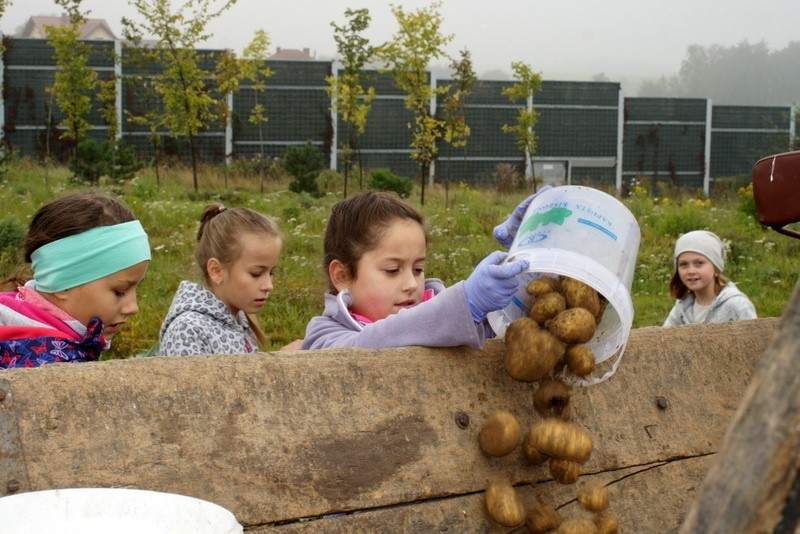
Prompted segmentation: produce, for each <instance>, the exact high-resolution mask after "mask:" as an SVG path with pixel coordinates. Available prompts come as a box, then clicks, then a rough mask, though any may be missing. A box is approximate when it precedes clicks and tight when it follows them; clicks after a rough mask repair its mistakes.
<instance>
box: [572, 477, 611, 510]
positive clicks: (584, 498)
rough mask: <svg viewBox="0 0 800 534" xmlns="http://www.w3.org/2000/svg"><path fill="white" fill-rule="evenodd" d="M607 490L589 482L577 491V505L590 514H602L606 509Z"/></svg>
mask: <svg viewBox="0 0 800 534" xmlns="http://www.w3.org/2000/svg"><path fill="white" fill-rule="evenodd" d="M608 501H609V496H608V489H607V488H606V487H605V486H601V485H600V484H598V483H596V482H589V483H588V484H586V485H585V486H583V487H582V488H581V489H580V490H579V491H578V503H579V504H580V505H581V506H583V507H584V508H585V509H586V510H589V511H590V512H602V511H603V510H605V509H606V508H608Z"/></svg>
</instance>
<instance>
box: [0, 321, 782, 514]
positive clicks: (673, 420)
mask: <svg viewBox="0 0 800 534" xmlns="http://www.w3.org/2000/svg"><path fill="white" fill-rule="evenodd" d="M776 324H777V319H759V320H755V321H746V322H740V323H728V324H725V325H711V326H709V325H692V326H685V327H678V328H672V329H662V328H645V329H639V330H635V331H634V332H633V333H632V335H631V339H630V342H629V346H628V350H627V352H626V355H625V357H624V360H623V363H622V365H621V367H620V370H619V371H618V373H617V375H615V376H614V377H612V378H611V379H609V380H607V381H606V382H603V383H601V384H598V385H596V386H592V387H591V388H587V389H579V390H577V391H576V392H575V395H574V406H575V421H576V422H577V423H578V424H580V425H582V426H584V427H585V428H586V429H587V430H588V431H589V432H590V434H591V435H592V436H593V438H594V440H595V452H594V453H593V455H592V457H591V458H590V460H589V461H588V462H587V463H586V464H585V465H584V470H585V471H586V472H587V473H601V472H604V471H616V470H619V469H623V468H627V467H631V466H640V465H650V464H653V463H657V462H663V461H667V460H674V459H680V458H693V457H697V456H704V455H707V454H710V453H713V452H715V451H716V447H717V445H718V443H719V441H720V440H721V437H722V434H723V432H724V429H725V428H726V427H727V424H728V422H729V420H730V417H731V416H732V414H733V412H734V411H735V409H736V407H737V405H738V403H739V400H740V398H741V395H742V393H743V391H744V388H745V386H746V384H747V383H748V382H749V380H750V377H751V376H752V373H753V371H754V368H755V364H756V362H757V360H758V359H759V355H760V354H761V353H762V352H763V350H764V349H765V347H766V345H767V343H768V336H769V334H770V333H771V332H772V330H774V328H775V325H776ZM503 348H504V346H503V343H502V342H500V341H491V342H489V343H487V346H486V348H485V349H484V350H483V351H473V350H469V349H464V348H457V349H425V348H419V347H409V348H405V349H392V350H384V351H369V350H356V349H347V350H324V351H313V352H296V353H289V354H281V353H270V354H258V355H250V356H245V355H240V356H198V357H183V358H147V359H136V360H125V361H111V362H98V363H93V364H81V365H69V364H56V365H49V366H44V367H41V368H37V369H22V370H12V371H7V372H5V373H3V374H0V388H5V389H6V390H7V391H10V392H11V394H10V395H8V396H7V397H6V399H5V400H4V401H2V402H4V403H5V405H4V410H2V411H0V417H4V418H6V419H8V420H10V422H9V424H11V425H13V426H14V427H15V428H17V429H18V435H19V439H20V443H21V445H22V452H23V454H22V455H21V456H20V458H19V459H18V461H19V462H24V463H23V464H22V465H21V466H20V465H17V468H19V469H21V470H22V471H23V472H24V476H22V477H19V478H22V479H23V481H22V484H21V486H20V488H19V491H33V490H40V489H51V488H66V487H86V486H99V487H133V488H141V489H150V490H156V491H166V492H173V493H181V494H185V495H191V496H195V497H199V498H202V499H206V500H209V501H212V502H215V503H217V504H220V505H221V506H224V507H226V508H228V509H229V510H231V511H232V512H233V513H234V514H235V515H236V517H237V519H238V520H239V521H240V522H241V523H242V524H243V525H245V526H248V527H253V526H258V525H266V524H272V523H276V522H286V521H292V520H296V519H299V518H306V517H317V516H321V515H325V514H332V513H339V512H349V511H355V510H372V509H380V508H385V507H391V506H398V505H402V504H409V503H418V502H427V501H435V500H437V499H442V498H450V497H453V496H469V495H471V494H478V493H480V492H482V491H483V489H484V488H485V486H486V483H487V480H489V479H490V478H492V477H495V476H497V475H498V474H502V475H505V476H507V477H508V478H509V479H510V480H512V481H513V482H514V483H516V484H538V483H541V482H545V481H547V480H549V478H550V477H549V475H548V474H547V472H546V469H544V468H542V467H540V466H530V465H528V464H526V463H525V462H523V461H522V459H521V457H520V454H519V453H518V451H516V452H514V453H512V454H511V455H509V456H507V457H503V458H488V457H486V456H485V455H483V454H482V453H481V452H480V450H479V448H478V445H477V435H478V432H479V429H480V425H481V423H482V421H483V420H484V419H485V417H486V416H488V415H489V414H491V413H492V412H494V411H496V410H500V409H506V410H509V411H511V412H512V413H514V414H515V415H517V416H518V418H519V419H520V422H521V424H522V426H523V428H524V429H527V427H528V426H529V425H530V424H531V423H532V422H533V421H534V420H535V419H536V418H538V416H537V415H535V413H534V412H533V410H532V400H531V397H532V389H533V388H532V386H531V385H530V384H526V383H521V382H517V381H515V380H513V379H511V378H510V377H509V376H508V374H507V373H506V372H505V369H504V367H503V365H502V355H503ZM720 362H724V366H722V367H720V365H721V363H720ZM657 397H664V398H665V399H666V403H667V404H666V406H667V407H666V409H663V410H662V409H659V408H658V405H657V402H656V399H657ZM0 426H2V425H1V424H0ZM0 469H5V468H2V467H0ZM7 478H8V472H6V471H5V470H2V471H0V495H3V494H7V493H10V492H9V491H7V489H6V483H5V482H6V480H7ZM662 489H663V488H662ZM659 491H660V490H659ZM681 514H682V511H681ZM681 517H682V515H681Z"/></svg>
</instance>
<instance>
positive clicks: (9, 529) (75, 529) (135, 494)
mask: <svg viewBox="0 0 800 534" xmlns="http://www.w3.org/2000/svg"><path fill="white" fill-rule="evenodd" d="M0 532H2V533H3V534H23V533H24V534H40V533H41V534H44V533H50V532H58V533H59V534H78V533H80V534H94V533H104V534H106V533H113V534H134V533H135V534H141V533H143V532H147V533H148V534H167V533H169V534H184V533H185V534H241V533H242V532H243V529H242V526H241V525H240V524H239V523H238V522H237V521H236V518H235V517H234V516H233V514H232V513H231V512H229V511H228V510H226V509H225V508H223V507H221V506H219V505H216V504H214V503H211V502H208V501H204V500H202V499H196V498H194V497H187V496H185V495H177V494H174V493H161V492H157V491H146V490H136V489H121V488H70V489H56V490H45V491H33V492H29V493H19V494H17V495H10V496H8V497H2V498H0Z"/></svg>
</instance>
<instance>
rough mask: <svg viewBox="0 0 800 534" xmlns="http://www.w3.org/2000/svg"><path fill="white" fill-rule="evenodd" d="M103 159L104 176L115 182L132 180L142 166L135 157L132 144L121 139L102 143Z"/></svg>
mask: <svg viewBox="0 0 800 534" xmlns="http://www.w3.org/2000/svg"><path fill="white" fill-rule="evenodd" d="M103 161H104V163H105V171H106V176H108V177H109V179H110V180H111V181H112V182H115V183H123V182H127V181H129V180H132V179H133V178H134V177H135V176H136V173H137V172H139V171H140V170H141V169H142V168H143V167H144V163H143V162H141V161H139V159H138V158H137V157H136V151H135V150H134V149H133V146H131V145H128V144H127V143H126V142H125V141H123V140H122V139H118V140H116V141H114V142H106V143H104V144H103Z"/></svg>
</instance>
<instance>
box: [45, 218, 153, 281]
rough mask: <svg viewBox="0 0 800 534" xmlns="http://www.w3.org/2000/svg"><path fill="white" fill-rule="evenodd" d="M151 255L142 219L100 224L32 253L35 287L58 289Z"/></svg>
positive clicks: (127, 265)
mask: <svg viewBox="0 0 800 534" xmlns="http://www.w3.org/2000/svg"><path fill="white" fill-rule="evenodd" d="M149 259H150V244H149V243H148V241H147V234H146V233H145V231H144V228H142V225H141V223H140V222H139V221H130V222H126V223H122V224H115V225H113V226H98V227H96V228H92V229H91V230H87V231H85V232H81V233H80V234H75V235H71V236H68V237H65V238H63V239H59V240H57V241H53V242H51V243H48V244H46V245H44V246H41V247H39V248H37V249H36V250H35V251H34V252H33V254H31V267H32V268H33V276H34V279H35V281H36V285H35V289H36V291H40V292H42V293H55V292H56V291H64V290H65V289H69V288H71V287H75V286H79V285H82V284H86V283H88V282H92V281H94V280H98V279H100V278H103V277H104V276H108V275H109V274H113V273H116V272H118V271H121V270H123V269H127V268H128V267H132V266H134V265H136V264H137V263H141V262H143V261H145V260H149Z"/></svg>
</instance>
